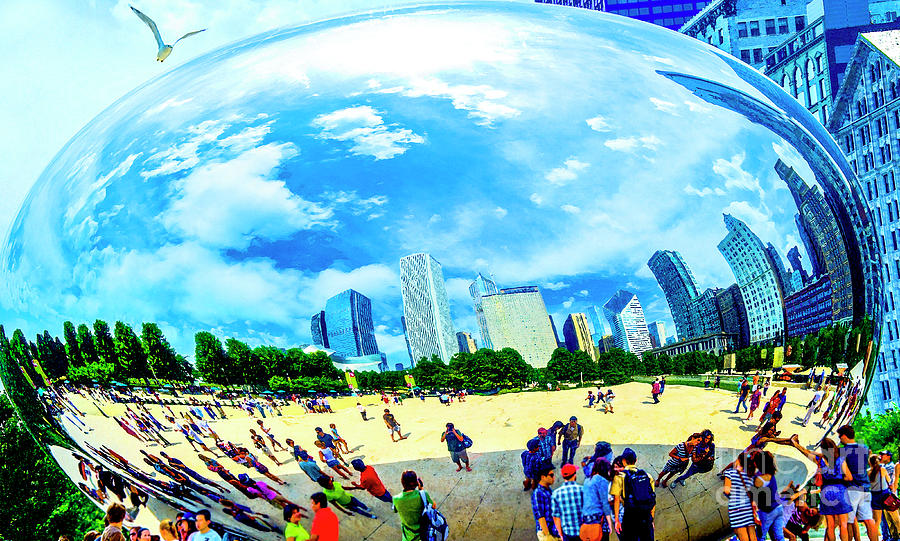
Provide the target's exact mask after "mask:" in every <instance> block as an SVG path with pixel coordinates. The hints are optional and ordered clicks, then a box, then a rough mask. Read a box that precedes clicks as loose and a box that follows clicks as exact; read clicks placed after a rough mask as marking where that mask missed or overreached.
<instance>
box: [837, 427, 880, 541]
mask: <svg viewBox="0 0 900 541" xmlns="http://www.w3.org/2000/svg"><path fill="white" fill-rule="evenodd" d="M837 434H838V437H839V438H840V440H841V447H840V454H841V456H843V457H844V459H845V460H846V461H847V467H848V468H850V475H851V476H852V479H851V480H850V482H849V483H848V484H847V495H848V496H849V497H850V507H852V510H851V511H850V535H851V537H853V539H854V540H855V541H859V523H860V522H862V523H863V524H864V525H865V527H866V534H867V535H868V536H869V539H878V538H879V537H878V524H877V523H876V522H875V520H874V518H873V516H872V493H871V492H870V491H869V478H868V469H869V448H868V447H866V446H865V445H863V444H861V443H857V442H856V431H855V430H854V429H853V427H852V426H850V425H843V426H840V427H838V429H837Z"/></svg>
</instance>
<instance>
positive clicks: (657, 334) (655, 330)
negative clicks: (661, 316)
mask: <svg viewBox="0 0 900 541" xmlns="http://www.w3.org/2000/svg"><path fill="white" fill-rule="evenodd" d="M647 330H648V331H649V332H650V345H651V346H653V347H655V348H658V347H661V346H664V345H666V324H665V323H663V322H662V321H654V322H653V323H651V324H649V325H647Z"/></svg>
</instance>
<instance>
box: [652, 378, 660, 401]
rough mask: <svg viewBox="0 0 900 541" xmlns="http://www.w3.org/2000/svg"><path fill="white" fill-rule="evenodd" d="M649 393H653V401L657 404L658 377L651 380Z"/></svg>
mask: <svg viewBox="0 0 900 541" xmlns="http://www.w3.org/2000/svg"><path fill="white" fill-rule="evenodd" d="M650 394H651V395H653V403H654V404H659V378H657V379H655V380H653V385H651V386H650Z"/></svg>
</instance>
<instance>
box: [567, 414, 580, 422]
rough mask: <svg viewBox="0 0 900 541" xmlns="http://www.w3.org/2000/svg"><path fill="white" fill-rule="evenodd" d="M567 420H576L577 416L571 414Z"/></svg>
mask: <svg viewBox="0 0 900 541" xmlns="http://www.w3.org/2000/svg"><path fill="white" fill-rule="evenodd" d="M569 420H570V421H577V420H578V417H575V416H574V415H573V416H571V417H569Z"/></svg>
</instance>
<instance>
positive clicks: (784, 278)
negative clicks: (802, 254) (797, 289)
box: [766, 242, 793, 298]
mask: <svg viewBox="0 0 900 541" xmlns="http://www.w3.org/2000/svg"><path fill="white" fill-rule="evenodd" d="M766 254H768V255H769V259H770V260H771V261H772V268H773V269H775V276H776V277H777V278H778V287H780V288H781V296H782V298H783V297H787V296H788V295H790V294H791V293H792V292H793V291H792V286H791V273H789V272H788V271H787V269H785V268H784V261H782V260H781V254H779V253H778V250H777V249H775V247H774V246H772V243H771V242H769V243H767V244H766Z"/></svg>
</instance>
